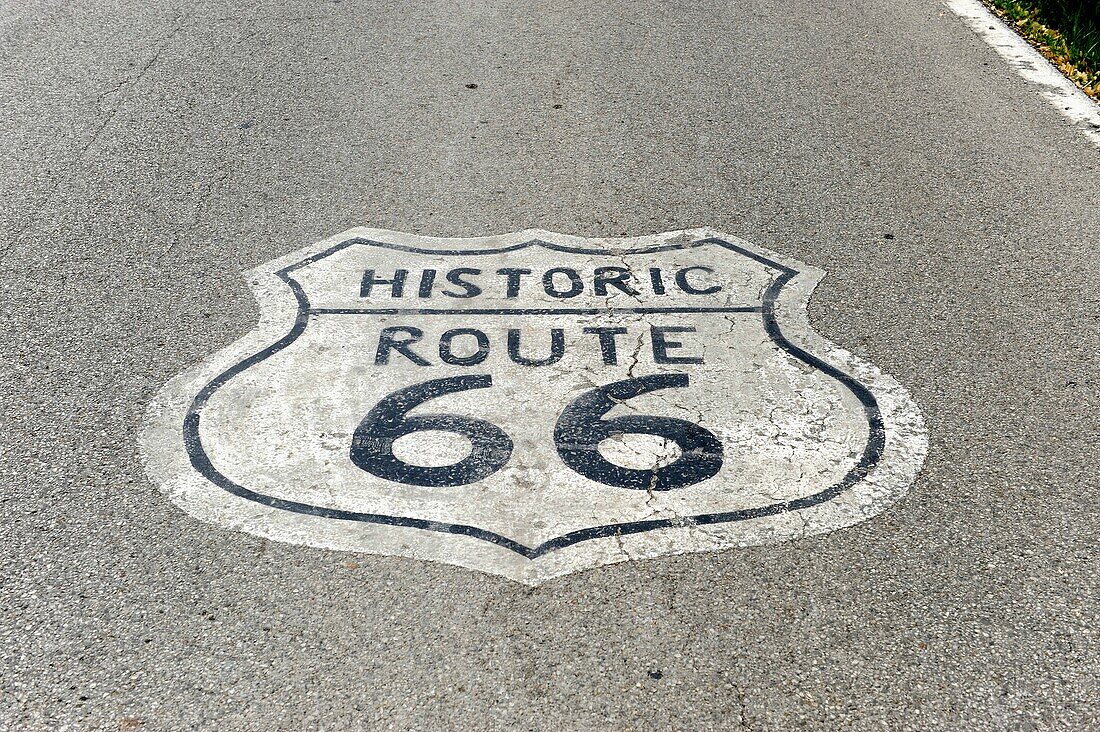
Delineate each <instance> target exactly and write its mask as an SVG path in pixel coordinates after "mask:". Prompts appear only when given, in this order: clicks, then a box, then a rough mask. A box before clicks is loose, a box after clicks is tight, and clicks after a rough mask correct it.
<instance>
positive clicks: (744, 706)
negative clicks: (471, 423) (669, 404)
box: [0, 0, 1100, 730]
mask: <svg viewBox="0 0 1100 732" xmlns="http://www.w3.org/2000/svg"><path fill="white" fill-rule="evenodd" d="M0 33H2V41H0V59H2V60H0V89H2V90H3V100H4V101H3V104H2V105H0V119H2V120H3V124H2V129H0V140H2V147H3V161H4V164H3V166H2V170H0V223H2V225H3V236H4V245H3V277H2V282H3V296H4V302H5V305H4V308H3V313H4V325H3V329H2V338H3V341H4V343H3V347H2V352H3V359H4V367H3V372H4V378H3V380H2V381H0V388H2V389H3V394H4V398H3V403H4V409H3V424H2V435H3V440H2V443H0V450H2V459H3V494H2V500H3V524H2V528H0V536H2V537H3V542H2V546H3V552H2V559H0V561H2V563H3V566H2V569H0V576H2V580H0V582H2V591H0V607H2V613H3V615H2V617H3V620H2V623H0V700H2V703H0V727H2V728H3V729H11V730H23V729H72V730H85V729H88V730H91V729H105V730H117V729H149V730H188V729H211V730H214V729H217V730H238V729H240V730H244V729H250V730H273V729H286V730H302V729H331V730H338V729H339V730H342V729H461V730H475V729H502V730H526V729H531V730H648V729H658V730H668V729H679V730H708V729H723V730H726V729H728V730H738V729H746V730H748V729H752V730H764V729H776V730H781V729H815V730H818V729H819V730H836V729H897V730H908V729H912V730H926V729H943V728H950V729H967V730H970V729H974V730H986V729H989V730H994V729H996V730H1001V729H1005V730H1007V729H1012V730H1017V729H1018V730H1070V729H1075V730H1084V729H1090V728H1097V727H1100V711H1098V708H1097V704H1096V702H1097V698H1098V696H1100V689H1098V681H1097V679H1098V678H1100V660H1098V659H1100V639H1098V637H1097V627H1100V617H1098V615H1100V611H1098V606H1097V595H1098V586H1100V583H1098V579H1100V577H1098V574H1100V572H1098V568H1100V562H1098V559H1097V556H1098V554H1097V552H1098V548H1100V540H1098V534H1100V531H1098V528H1100V527H1098V513H1100V505H1098V496H1100V478H1098V477H1097V473H1098V462H1100V461H1098V455H1097V445H1098V444H1100V430H1098V425H1097V420H1096V414H1097V412H1098V410H1100V403H1098V402H1100V399H1098V396H1097V393H1098V392H1097V356H1098V350H1100V336H1098V333H1100V322H1098V318H1097V305H1098V301H1100V297H1098V288H1097V282H1098V281H1100V271H1098V265H1097V258H1096V247H1097V244H1098V243H1100V242H1098V239H1100V195H1098V191H1100V149H1098V148H1097V147H1096V146H1095V145H1094V144H1093V143H1091V142H1090V141H1089V140H1088V139H1087V138H1086V137H1085V136H1083V135H1082V134H1080V132H1079V131H1078V130H1077V129H1075V128H1074V127H1073V126H1072V125H1070V124H1069V123H1068V122H1067V121H1066V120H1065V119H1064V118H1063V117H1061V116H1060V115H1059V113H1058V111H1057V110H1055V109H1053V108H1051V106H1050V105H1049V104H1047V102H1046V101H1044V100H1043V99H1042V98H1041V97H1040V95H1039V94H1038V93H1037V92H1036V91H1035V89H1034V88H1033V87H1031V86H1030V85H1029V84H1028V83H1027V82H1025V81H1024V80H1023V79H1021V78H1020V77H1019V76H1017V75H1016V74H1015V73H1014V72H1013V71H1012V70H1011V69H1009V68H1008V67H1007V66H1006V65H1005V64H1004V62H1003V61H1002V60H1001V59H1000V58H999V57H998V56H997V55H996V54H995V53H994V52H993V51H992V50H991V49H990V48H989V47H988V46H987V45H986V44H985V43H983V42H982V41H981V40H980V39H979V38H978V36H976V35H975V34H974V33H973V31H971V30H970V29H969V28H968V27H966V26H965V25H964V24H963V23H962V22H961V21H960V20H959V19H958V18H957V17H956V16H954V15H953V14H951V13H950V12H948V11H947V10H946V9H945V8H944V7H943V6H942V5H941V4H940V3H938V2H935V1H934V0H920V1H916V2H909V3H896V2H888V1H887V0H855V1H854V2H806V1H795V0H789V1H787V2H783V1H780V0H743V1H738V2H731V3H712V2H694V3H656V2H654V3H644V2H630V3H612V4H606V5H605V4H599V3H579V2H535V3H527V2H511V3H507V2H473V3H465V2H463V3H418V4H404V3H366V2H355V1H354V0H337V1H336V2H327V3H313V2H309V3H291V2H285V3H276V2H270V3H263V4H262V6H261V7H253V6H252V5H251V4H248V5H246V4H243V3H241V4H239V5H234V4H231V3H224V4H216V3H209V2H196V3H181V4H170V3H160V2H140V3H139V2H129V1H128V0H119V2H115V3H110V4H108V3H101V2H97V1H95V0H86V1H85V2H42V1H39V0H35V1H28V2H20V3H9V4H6V6H5V7H4V8H3V10H0ZM475 85H476V86H475ZM353 226H373V227H380V228H387V229H395V230H400V231H407V232H412V233H420V234H430V235H437V236H479V235H486V234H496V233H503V232H510V231H517V230H520V229H524V228H528V227H538V228H541V229H548V230H552V231H558V232H564V233H569V234H575V235H579V236H633V235H642V234H648V233H653V232H660V231H667V230H673V229H681V228H689V227H696V226H707V227H714V228H716V229H719V230H722V231H727V232H731V233H733V234H736V235H738V236H741V237H744V238H746V239H749V240H751V241H753V242H755V243H757V244H759V245H761V246H764V247H767V248H769V249H772V250H774V251H777V252H782V253H784V254H786V255H789V256H791V257H793V258H796V259H798V260H801V261H803V262H806V263H808V264H811V265H813V266H816V267H819V268H822V269H824V270H826V271H827V272H828V276H827V277H826V278H825V280H824V281H823V282H822V283H821V285H820V286H819V287H818V288H817V290H816V292H815V294H814V299H813V301H812V302H811V304H810V316H811V320H812V322H813V324H814V327H815V328H816V330H817V331H818V332H820V333H821V334H822V335H824V336H825V337H827V338H829V339H831V340H833V341H835V342H837V343H839V344H841V345H843V346H844V347H845V348H847V349H849V350H851V351H852V352H854V353H856V354H857V355H859V356H860V357H863V358H865V359H867V360H869V361H871V362H873V363H875V364H876V365H877V366H879V367H880V368H882V369H883V370H884V371H886V372H887V373H889V374H892V375H893V376H894V377H896V378H897V379H898V380H899V381H900V382H901V383H902V384H903V385H904V386H905V387H906V388H907V389H908V390H909V392H910V394H911V395H912V396H913V397H914V399H915V400H916V402H917V404H919V405H920V408H921V409H922V411H923V413H924V418H925V420H926V422H927V427H928V434H929V443H930V449H929V453H928V458H927V461H926V463H925V465H924V468H923V470H922V471H921V473H920V476H919V477H918V479H917V480H916V482H915V483H914V484H913V486H912V488H911V489H910V491H909V493H908V495H907V496H906V497H905V498H904V499H903V500H901V501H900V502H899V503H898V504H896V505H895V506H893V507H892V508H890V509H889V510H887V511H886V512H885V513H883V514H881V515H880V516H878V517H876V518H873V519H871V520H869V521H866V522H863V523H860V524H858V525H856V526H854V527H851V528H848V529H844V530H842V531H838V532H835V533H831V534H825V535H821V536H816V537H809V538H804V539H801V540H798V541H793V542H788V543H783V544H777V545H773V546H766V547H752V548H744V549H736V550H730V551H725V552H720V553H709V554H708V553H704V554H688V555H683V556H673V557H664V558H657V559H650V560H646V561H640V562H627V563H622V564H616V565H612V566H608V567H602V568H597V569H593V570H589V571H585V572H579V573H575V574H570V575H568V576H565V577H561V578H558V579H555V580H553V581H550V582H547V583H545V584H543V585H541V586H538V587H534V588H532V587H526V586H523V585H520V584H517V583H514V582H511V581H509V580H507V579H503V578H500V577H495V576H491V575H488V574H482V573H479V572H475V571H471V570H468V569H462V568H459V567H454V566H448V565H444V564H433V563H428V562H419V561H415V560H412V559H406V558H399V557H385V556H374V555H370V554H354V553H345V552H335V551H327V550H321V549H315V548H309V547H302V546H295V545H292V544H284V543H278V542H271V541H266V540H264V539H261V538H258V537H255V536H252V535H250V534H246V533H240V532H234V531H229V530H226V529H223V528H219V527H216V526H212V525H209V524H206V523H202V522H200V521H197V520H195V519H194V518H192V517H191V516H189V515H188V514H186V513H184V512H182V511H180V510H179V509H178V508H176V507H175V506H174V505H173V504H172V503H171V501H169V500H168V499H167V498H166V497H165V496H164V495H163V494H162V493H161V492H160V491H159V490H158V489H157V488H156V487H155V486H154V485H153V484H152V483H151V482H150V481H149V479H148V478H147V477H146V475H145V472H144V470H143V466H142V459H141V452H140V449H139V446H138V437H139V435H140V433H141V430H142V423H143V420H144V414H145V410H146V408H147V405H148V404H149V402H150V400H151V399H152V398H153V396H154V395H155V394H156V393H157V392H158V390H159V389H160V388H161V387H162V386H163V385H164V384H165V382H167V381H168V380H169V379H170V378H171V377H172V376H174V375H175V374H177V373H179V372H180V371H182V370H183V369H185V368H188V367H190V366H192V365H193V364H195V363H197V362H199V361H201V360H202V359H204V358H206V357H207V356H209V355H210V354H212V353H214V352H215V351H217V350H218V349H220V348H222V347H224V346H225V345H226V344H228V343H230V342H232V341H233V340H234V339H236V338H237V337H239V336H240V335H242V334H244V333H246V332H248V331H249V330H250V329H252V328H253V326H254V325H255V321H256V317H257V314H258V309H257V305H256V303H255V301H254V300H253V298H252V297H251V295H250V294H249V291H248V288H247V286H246V285H245V282H244V281H243V279H242V278H241V276H240V272H241V271H242V270H244V269H246V268H250V267H254V266H256V265H258V264H260V263H262V262H265V261H268V260H271V259H273V258H275V257H278V256H281V255H283V254H286V253H287V252H290V251H292V250H294V249H297V248H300V247H303V246H305V245H308V244H311V243H313V242H317V241H319V240H321V239H324V238H325V237H327V236H331V235H333V234H335V233H337V232H340V231H343V230H345V229H348V228H350V227H353Z"/></svg>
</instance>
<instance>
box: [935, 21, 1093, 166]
mask: <svg viewBox="0 0 1100 732" xmlns="http://www.w3.org/2000/svg"><path fill="white" fill-rule="evenodd" d="M943 4H944V5H946V6H947V8H948V9H949V10H951V12H953V13H954V14H955V15H957V16H959V17H960V18H962V20H963V22H965V23H966V24H967V25H968V26H970V28H971V30H973V31H974V32H975V33H977V34H978V35H979V36H980V37H981V39H982V40H984V41H985V42H986V43H988V44H989V45H990V46H991V47H992V48H993V50H994V51H996V52H997V53H998V54H999V55H1000V56H1001V58H1003V59H1004V60H1005V61H1007V62H1008V65H1009V66H1011V67H1012V68H1013V69H1015V71H1016V73H1017V74H1019V75H1020V76H1022V77H1023V78H1025V79H1027V80H1028V81H1029V82H1031V83H1032V84H1034V85H1036V86H1038V87H1040V89H1041V92H1042V95H1043V97H1044V98H1046V100H1047V101H1048V102H1050V104H1051V105H1052V106H1053V107H1054V108H1055V109H1057V110H1058V111H1059V112H1060V113H1061V114H1062V116H1064V117H1066V118H1068V119H1069V120H1070V121H1071V122H1073V124H1074V125H1075V126H1076V127H1077V128H1078V129H1079V130H1081V132H1083V133H1084V134H1085V136H1086V137H1088V138H1089V139H1090V140H1091V141H1092V142H1093V143H1094V144H1096V145H1097V146H1100V105H1098V104H1097V103H1096V102H1094V101H1093V100H1092V99H1090V98H1089V96H1088V95H1087V94H1085V93H1084V92H1083V91H1081V90H1080V89H1078V88H1077V87H1076V86H1075V85H1074V83H1073V82H1072V81H1070V80H1069V79H1067V78H1066V77H1065V76H1063V75H1062V72H1061V71H1059V70H1058V69H1056V68H1055V67H1054V66H1053V65H1052V64H1051V63H1050V61H1048V60H1047V59H1046V58H1044V57H1043V54H1041V53H1039V52H1038V51H1037V50H1035V49H1034V48H1033V47H1032V46H1031V44H1029V43H1028V42H1027V41H1025V40H1024V39H1023V38H1021V37H1020V36H1019V35H1018V34H1017V33H1016V32H1015V31H1014V30H1012V29H1011V28H1009V27H1008V26H1007V25H1006V24H1005V23H1004V22H1003V21H1002V20H1001V19H1000V18H998V17H997V16H996V15H994V14H993V13H992V12H990V10H989V9H988V8H987V7H986V6H985V5H983V4H982V3H981V2H980V1H979V0H943Z"/></svg>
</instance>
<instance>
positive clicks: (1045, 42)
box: [983, 0, 1100, 100]
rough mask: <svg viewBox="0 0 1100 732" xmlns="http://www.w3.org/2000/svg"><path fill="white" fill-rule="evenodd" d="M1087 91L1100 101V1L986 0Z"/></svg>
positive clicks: (1006, 20)
mask: <svg viewBox="0 0 1100 732" xmlns="http://www.w3.org/2000/svg"><path fill="white" fill-rule="evenodd" d="M983 1H984V2H985V3H986V4H987V5H989V6H990V8H991V9H992V10H993V11H994V12H995V13H996V14H997V15H999V16H1000V17H1001V18H1002V19H1003V20H1004V21H1005V22H1007V23H1008V24H1009V25H1011V26H1012V27H1013V28H1014V29H1015V30H1016V32H1017V33H1019V34H1020V35H1022V36H1023V37H1024V38H1026V39H1027V40H1028V42H1030V43H1031V45H1033V46H1035V47H1036V48H1037V49H1039V51H1040V52H1041V53H1042V54H1043V55H1044V56H1046V57H1047V58H1048V59H1050V61H1051V63H1053V64H1054V65H1055V66H1057V67H1058V68H1059V69H1061V71H1062V73H1064V74H1065V75H1066V76H1068V77H1069V78H1070V79H1071V80H1073V82H1074V83H1076V84H1077V85H1078V86H1079V87H1081V89H1083V90H1084V92H1085V93H1086V94H1088V95H1089V96H1091V97H1092V98H1094V99H1098V100H1100V0H983Z"/></svg>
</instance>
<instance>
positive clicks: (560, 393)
mask: <svg viewBox="0 0 1100 732" xmlns="http://www.w3.org/2000/svg"><path fill="white" fill-rule="evenodd" d="M247 274H248V279H249V282H250V283H251V286H252V287H253V289H254V291H255V295H256V297H257V299H258V301H259V303H260V306H261V309H262V312H261V317H260V322H259V325H258V326H257V328H256V329H255V330H254V331H253V332H251V333H249V334H248V335H246V336H245V337H244V338H242V339H241V340H240V341H238V342H236V343H234V344H233V345H232V346H230V347H228V348H226V349H225V350H223V351H221V352H220V353H218V354H216V355H215V356H213V357H212V358H210V359H209V360H208V361H206V362H204V363H202V364H201V365H199V366H198V367H196V368H195V369H192V370H190V371H188V372H186V373H184V374H182V375H180V376H179V377H177V378H176V379H174V380H173V381H172V382H170V383H169V384H168V385H167V386H166V387H165V388H164V390H163V391H162V393H161V394H160V395H159V396H158V397H157V399H156V400H155V402H154V404H153V405H152V406H151V408H150V417H149V422H148V428H147V430H146V435H145V440H144V447H145V454H146V460H147V465H148V470H149V473H150V475H151V476H152V477H153V478H154V479H155V480H156V481H157V482H158V483H159V484H160V485H161V486H162V487H163V489H164V490H165V491H167V492H168V493H169V495H171V497H172V499H173V500H174V501H175V502H176V503H178V504H179V505H180V506H181V507H183V508H184V509H185V510H187V511H188V512H190V513H191V514H193V515H195V516H197V517H199V518H202V519H204V520H207V521H211V522H214V523H217V524H221V525H224V526H228V527H231V528H234V529H239V530H242V531H247V532H251V533H253V534H258V535H262V536H265V537H269V538H272V539H277V540H282V541H289V542H295V543H300V544H307V545H312V546H321V547H331V548H338V549H347V550H355V551H365V552H372V553H379V554H389V555H401V556H406V557H412V558H416V559H424V560H433V561H440V562H448V563H451V564H456V565H461V566H464V567H469V568H473V569H478V570H482V571H485V572H491V573H496V574H500V575H503V576H505V577H509V578H511V579H514V580H517V581H521V582H527V583H531V584H535V583H538V582H540V581H543V580H546V579H548V578H551V577H554V576H558V575H562V574H565V573H568V572H573V571H577V570H580V569H585V568H589V567H593V566H598V565H604V564H610V563H614V562H619V561H623V560H628V559H641V558H649V557H656V556H661V555H667V554H678V553H683V552H694V551H712V550H721V549H727V548H730V547H735V546H744V545H752V544H764V543H772V542H777V541H783V540H788V539H793V538H797V537H801V536H806V535H810V534H819V533H824V532H828V531H833V530H835V529H838V528H842V527H845V526H849V525H851V524H854V523H857V522H859V521H862V520H864V519H866V518H869V517H870V516H873V515H875V514H877V513H879V512H880V511H882V510H883V509H885V508H886V507H887V506H889V505H890V504H891V503H892V502H894V501H895V500H897V499H898V498H899V497H900V496H901V495H902V494H903V493H904V492H905V491H906V490H907V488H908V486H909V484H910V483H911V482H912V480H913V478H914V476H915V475H916V473H917V471H918V469H919V468H920V465H921V463H922V461H923V459H924V455H925V452H926V437H925V432H924V427H923V423H922V419H921V416H920V412H919V410H918V409H917V407H916V405H915V404H914V402H913V401H912V399H910V397H909V396H908V395H907V393H906V392H905V390H904V389H903V388H902V387H901V386H900V385H899V384H898V383H897V382H895V381H894V380H893V379H892V378H890V377H889V376H887V375H885V374H883V373H882V372H881V371H879V370H878V369H876V368H875V367H874V366H872V365H871V364H869V363H867V362H865V361H863V360H860V359H858V358H856V357H855V356H853V355H852V354H850V353H848V352H846V351H844V350H842V349H840V348H838V347H836V346H835V345H833V344H831V343H829V342H828V341H826V340H824V339H823V338H821V337H820V336H818V335H816V334H815V333H814V332H813V331H812V330H811V329H810V327H809V323H808V320H807V316H806V311H805V308H806V304H807V302H808V299H809V295H810V293H811V291H812V290H813V288H814V287H815V286H816V284H817V283H818V282H819V281H820V279H821V278H822V276H823V275H824V273H823V272H822V271H821V270H818V269H815V268H813V267H810V266H807V265H805V264H801V263H798V262H794V261H792V260H790V259H787V258H782V257H780V256H779V255H777V254H775V253H773V252H769V251H766V250H763V249H761V248H759V247H756V246H753V245H751V244H749V243H748V242H745V241H743V240H741V239H738V238H736V237H732V236H728V235H724V234H720V233H717V232H712V231H709V230H692V231H682V232H673V233H667V234H661V235H657V236H648V237H640V238H635V239H580V238H576V237H571V236H564V235H561V234H555V233H551V232H545V231H523V232H519V233H515V234H508V235H504V236H494V237H486V238H479V239H432V238H426V237H420V236H414V235H410V234H402V233H397V232H391V231H380V230H373V229H352V230H350V231H347V232H345V233H343V234H340V235H339V236H336V237H334V238H332V239H329V240H326V241H323V242H320V243H319V244H317V245H316V246H313V247H309V248H307V249H305V250H302V251H298V252H295V253H294V254H291V255H288V256H287V257H284V258H281V259H279V260H276V261H274V262H270V263H268V264H266V265H263V266H261V267H259V268H257V269H255V270H253V271H251V272H249V273H247Z"/></svg>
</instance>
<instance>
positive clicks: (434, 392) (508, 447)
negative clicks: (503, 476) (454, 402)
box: [351, 374, 512, 487]
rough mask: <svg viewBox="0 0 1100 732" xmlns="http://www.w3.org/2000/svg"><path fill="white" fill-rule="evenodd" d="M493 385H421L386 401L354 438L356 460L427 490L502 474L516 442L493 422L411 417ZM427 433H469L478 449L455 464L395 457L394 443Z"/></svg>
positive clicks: (487, 381)
mask: <svg viewBox="0 0 1100 732" xmlns="http://www.w3.org/2000/svg"><path fill="white" fill-rule="evenodd" d="M492 385H493V377H492V376H489V375H487V374H485V375H476V376H451V377H449V378H446V379H432V380H431V381H425V382H423V383H421V384H416V385H414V386H410V387H408V388H405V389H401V390H400V391H395V392H394V393H393V394H390V395H389V396H387V397H385V398H384V399H382V400H381V401H380V402H378V404H376V405H374V408H373V409H371V410H370V412H368V413H367V416H366V417H364V418H363V421H362V422H360V423H359V426H358V427H356V428H355V434H354V435H352V438H351V461H352V462H353V463H355V465H356V466H358V467H359V468H361V469H362V470H365V471H367V472H368V473H370V474H371V475H376V476H378V477H379V478H385V479H386V480H393V481H396V482H398V483H408V484H411V485H422V486H432V487H437V486H455V485H466V484H467V483H473V482H475V481H478V480H481V479H482V478H485V477H488V476H490V475H492V474H493V473H495V472H497V471H498V470H500V469H501V468H502V467H504V465H505V464H506V463H507V462H508V459H509V458H510V457H511V456H512V440H511V439H510V438H509V437H508V435H506V434H504V431H503V430H502V429H500V428H499V427H497V426H496V425H495V424H492V423H491V422H486V421H485V420H483V419H474V418H473V417H460V416H458V415H454V414H421V415H415V416H412V417H410V416H408V413H409V411H410V410H411V409H413V408H414V407H417V406H419V405H421V404H423V403H424V402H426V401H428V400H429V399H435V398H436V397H440V396H443V395H444V394H453V393H455V392H460V391H467V390H469V389H485V388H488V387H490V386H492ZM425 430H439V431H442V432H454V433H456V434H460V435H464V436H465V437H466V438H468V439H469V440H470V443H471V445H473V450H472V451H471V452H470V454H469V455H468V456H466V457H465V458H464V459H463V460H461V461H459V462H457V463H455V464H454V465H442V466H438V467H425V466H420V465H410V464H409V463H406V462H403V461H401V460H399V459H398V458H397V456H396V455H394V454H393V443H394V440H396V439H398V438H400V437H404V436H405V435H409V434H412V433H413V432H423V431H425Z"/></svg>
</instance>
